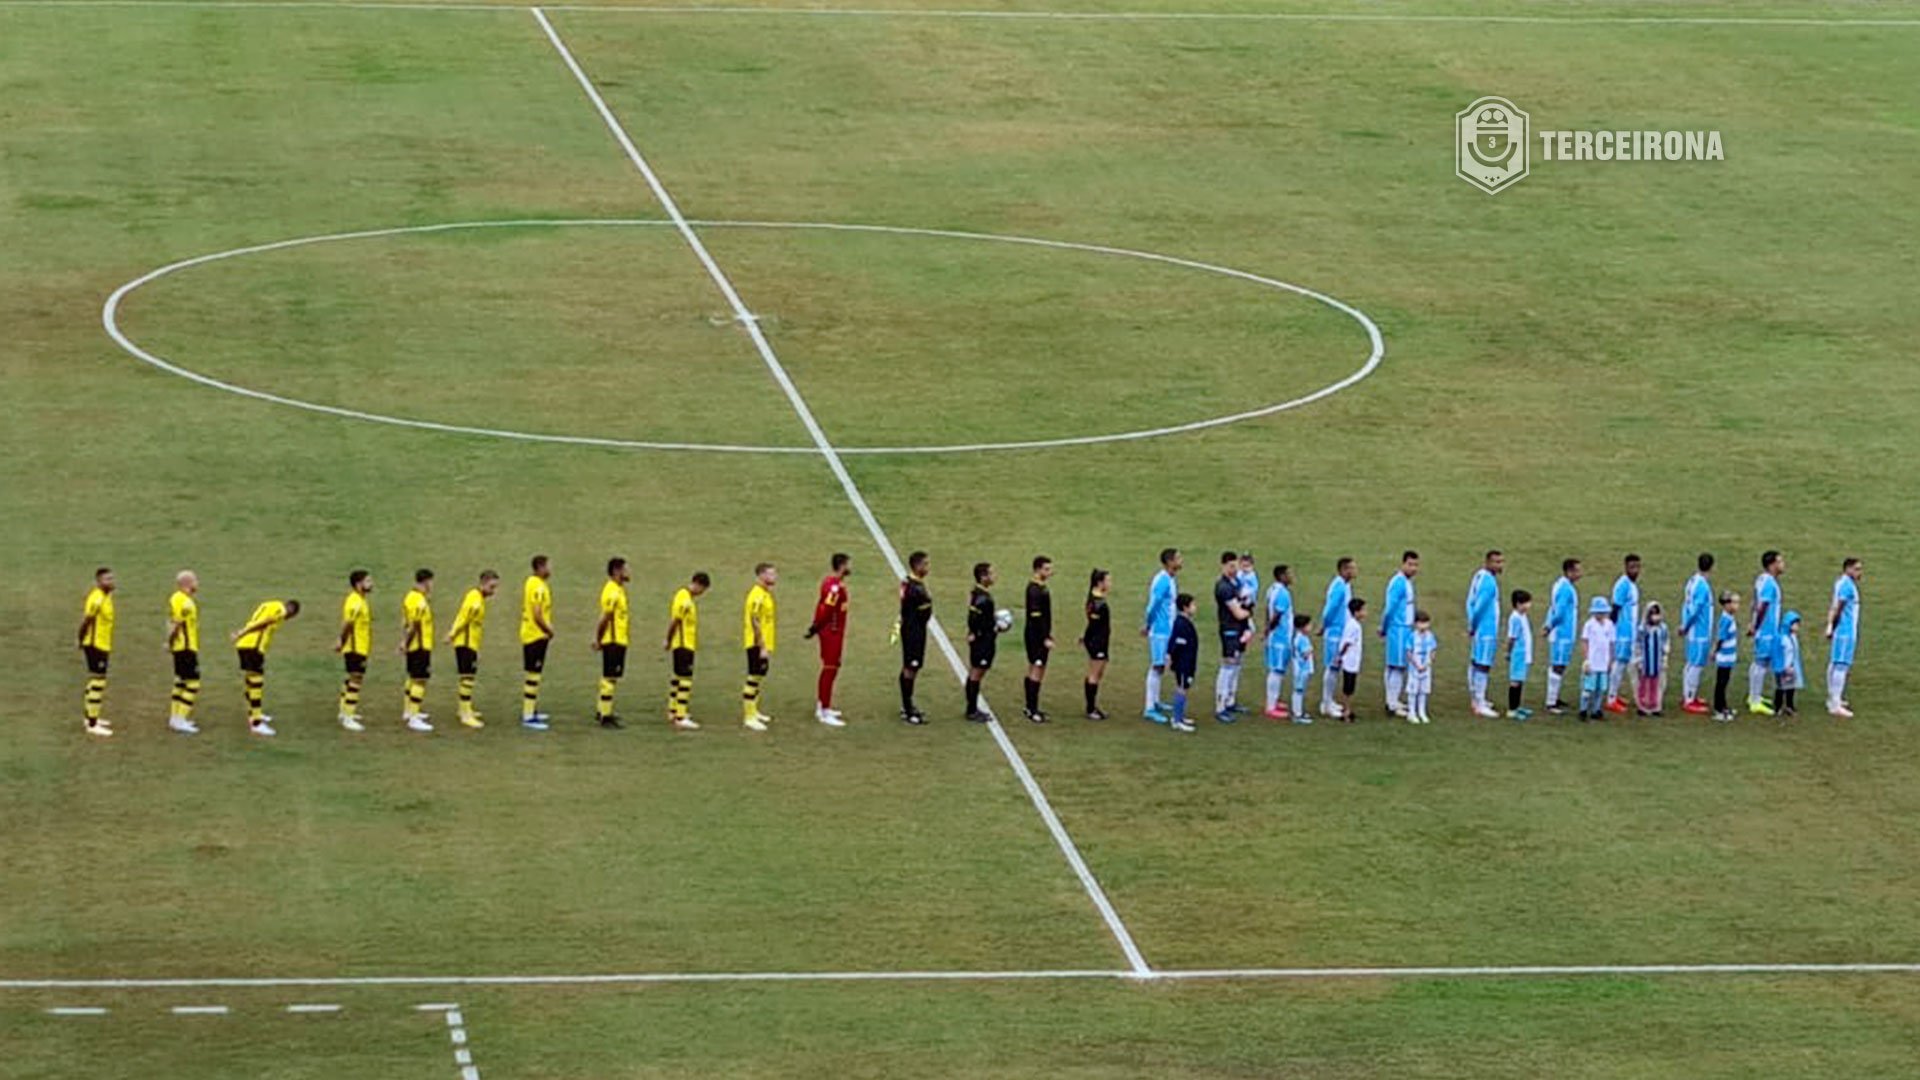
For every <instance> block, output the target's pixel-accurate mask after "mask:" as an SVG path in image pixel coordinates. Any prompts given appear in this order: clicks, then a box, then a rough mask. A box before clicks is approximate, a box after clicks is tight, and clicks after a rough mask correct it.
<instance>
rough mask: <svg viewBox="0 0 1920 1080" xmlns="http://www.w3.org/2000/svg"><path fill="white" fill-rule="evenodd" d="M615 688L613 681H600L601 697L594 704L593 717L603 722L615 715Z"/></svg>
mask: <svg viewBox="0 0 1920 1080" xmlns="http://www.w3.org/2000/svg"><path fill="white" fill-rule="evenodd" d="M613 686H614V681H613V680H612V679H601V680H600V696H599V698H597V699H595V701H594V703H593V715H595V716H597V717H599V718H600V719H602V720H605V719H606V718H607V717H609V716H612V715H613Z"/></svg>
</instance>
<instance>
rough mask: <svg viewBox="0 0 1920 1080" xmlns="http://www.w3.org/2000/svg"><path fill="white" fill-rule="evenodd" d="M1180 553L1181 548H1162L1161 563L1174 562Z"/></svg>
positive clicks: (1163, 564)
mask: <svg viewBox="0 0 1920 1080" xmlns="http://www.w3.org/2000/svg"><path fill="white" fill-rule="evenodd" d="M1179 554H1180V549H1179V548H1161V549H1160V565H1161V566H1165V565H1167V564H1168V563H1170V562H1172V561H1173V560H1174V558H1175V557H1176V556H1178V555H1179Z"/></svg>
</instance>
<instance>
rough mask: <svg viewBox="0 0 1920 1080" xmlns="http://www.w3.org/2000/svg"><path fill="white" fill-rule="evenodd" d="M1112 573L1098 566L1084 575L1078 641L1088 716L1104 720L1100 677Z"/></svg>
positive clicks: (1108, 636) (1109, 627)
mask: <svg viewBox="0 0 1920 1080" xmlns="http://www.w3.org/2000/svg"><path fill="white" fill-rule="evenodd" d="M1112 585H1113V574H1112V573H1110V572H1108V571H1106V570H1102V569H1100V568H1098V567H1095V568H1094V571H1093V573H1092V574H1091V575H1089V576H1088V578H1087V628H1086V629H1085V630H1083V631H1081V634H1080V644H1081V645H1082V646H1083V647H1084V648H1085V649H1086V650H1087V681H1086V687H1085V689H1086V692H1087V719H1089V720H1105V719H1106V718H1107V714H1106V713H1104V712H1101V711H1100V679H1101V677H1102V676H1104V675H1105V674H1106V673H1107V650H1108V647H1109V646H1110V645H1111V643H1112V640H1113V639H1112V635H1113V612H1112V611H1111V610H1110V609H1109V608H1108V606H1107V590H1108V589H1109V588H1110V587H1111V586H1112Z"/></svg>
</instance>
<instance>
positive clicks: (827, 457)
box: [529, 7, 1152, 976]
mask: <svg viewBox="0 0 1920 1080" xmlns="http://www.w3.org/2000/svg"><path fill="white" fill-rule="evenodd" d="M529 10H530V11H531V13H532V15H533V18H534V21H535V22H537V23H539V24H540V29H541V30H542V31H543V32H545V34H546V36H547V41H548V42H549V43H551V44H552V45H553V48H554V51H556V52H558V53H559V54H560V59H561V60H562V61H564V62H565V63H566V66H567V70H568V71H570V72H572V73H573V78H574V81H575V82H577V83H579V84H580V89H581V90H582V91H583V92H585V94H586V95H587V100H588V101H590V102H591V103H592V104H593V107H594V110H595V111H596V112H598V113H599V114H600V119H601V121H602V122H603V123H604V124H605V125H606V127H607V130H608V131H609V132H611V133H612V135H613V138H614V141H615V142H617V143H619V144H620V149H622V150H623V151H625V152H626V155H627V160H628V161H630V162H632V163H633V167H634V168H635V169H636V170H637V171H638V172H639V173H640V176H641V178H642V179H644V180H645V181H646V184H647V187H648V188H649V189H651V190H652V191H653V196H654V198H655V200H657V201H658V202H659V203H660V208H661V209H662V210H664V211H666V214H667V217H668V218H669V219H671V220H672V221H673V224H674V228H675V229H677V230H678V231H679V233H680V236H681V238H682V239H684V240H685V241H686V242H687V247H688V248H690V249H691V250H692V251H693V254H694V257H695V258H696V259H698V260H699V262H700V265H701V266H702V267H704V268H705V269H706V271H707V276H708V277H709V278H711V279H712V280H713V284H714V287H715V288H717V289H719V290H720V293H721V295H722V296H724V297H726V300H727V304H728V305H729V306H730V307H731V308H732V309H733V314H734V317H735V320H736V321H737V322H738V323H739V325H740V327H741V329H742V330H744V331H745V332H746V335H747V338H748V340H750V341H751V342H753V347H754V349H755V350H756V351H757V352H759V354H760V359H761V361H762V362H763V363H764V364H765V365H766V368H767V373H768V374H769V375H771V376H772V377H773V381H774V382H775V383H777V384H778V385H779V387H780V390H781V392H782V393H784V394H785V395H786V398H787V403H788V404H789V405H791V406H792V407H793V412H794V415H795V416H797V417H799V419H800V423H801V425H802V426H803V427H805V428H806V429H807V435H808V437H809V438H811V439H812V440H813V444H814V446H815V447H817V448H818V449H819V451H820V457H821V458H822V460H824V461H825V462H826V463H827V468H828V469H830V470H832V472H833V476H834V479H835V480H838V481H839V483H840V490H841V491H842V492H843V493H844V494H845V495H846V497H847V501H848V502H850V503H852V504H853V509H854V512H855V513H856V514H858V515H859V517H860V521H861V523H862V524H864V525H865V526H866V528H867V534H868V535H869V536H871V537H872V538H873V542H874V545H875V546H876V547H878V548H879V549H880V553H881V554H882V555H883V556H885V557H886V560H887V565H888V566H889V567H890V568H892V570H893V573H894V576H895V577H896V578H904V577H906V576H907V566H906V563H905V562H904V561H903V560H902V559H901V558H900V552H899V551H898V549H896V548H895V547H894V544H893V540H892V539H891V538H889V537H888V536H887V531H886V530H885V529H883V528H881V526H880V521H879V519H878V518H876V517H875V516H874V513H873V508H872V507H871V506H869V505H868V504H867V499H866V496H865V495H862V494H861V493H860V487H859V485H858V484H855V483H854V481H853V476H852V474H850V473H849V472H848V471H847V465H846V462H845V461H843V460H841V457H840V453H839V451H838V450H837V449H836V448H835V447H834V445H833V443H832V441H831V440H829V439H828V438H827V434H826V431H825V430H824V429H823V428H821V426H820V422H819V420H817V419H816V418H815V417H814V415H813V409H812V407H811V406H809V405H808V404H807V400H806V398H805V397H803V396H801V393H800V389H799V387H797V386H795V385H794V382H793V379H792V377H791V376H790V375H788V373H787V369H786V366H785V365H784V364H782V363H781V362H780V357H779V356H777V355H776V354H775V353H774V351H773V345H772V344H771V343H770V342H769V341H768V340H767V336H766V334H765V333H763V332H762V331H761V329H760V321H759V319H757V318H756V317H755V316H754V314H753V311H752V310H751V309H749V308H748V307H747V304H746V301H744V300H742V299H741V298H740V293H739V291H738V290H736V289H735V288H734V285H733V282H732V280H730V279H729V278H728V277H727V274H726V272H725V271H723V270H721V269H720V264H719V263H718V262H716V261H715V260H714V258H713V255H712V254H711V253H710V252H708V250H707V245H706V244H705V243H704V242H703V241H702V240H701V239H700V234H699V233H697V232H695V231H694V229H693V226H692V225H691V224H690V223H689V222H688V221H687V217H686V215H685V214H682V213H681V212H680V205H679V203H677V202H675V201H674V198H673V196H672V195H671V194H669V193H668V192H667V188H666V185H665V184H663V183H662V182H661V180H660V177H659V176H658V174H656V173H655V172H654V171H653V166H651V165H649V164H648V163H647V159H646V158H645V157H644V156H642V155H641V153H640V149H639V147H637V146H635V145H634V142H633V138H632V136H630V135H628V134H627V130H626V128H625V127H624V126H623V125H622V124H621V123H620V120H619V118H618V117H616V116H614V114H613V110H612V108H610V107H609V106H608V105H607V102H606V99H605V98H603V97H601V96H600V91H599V90H598V89H597V88H596V87H595V86H594V85H593V80H592V79H590V78H588V77H587V73H586V70H585V69H584V68H582V67H581V66H580V62H579V61H578V60H577V59H575V58H574V55H573V50H571V49H569V48H567V43H566V42H565V41H563V40H562V39H561V37H560V33H559V31H557V30H555V29H554V27H553V23H552V22H550V21H548V19H547V14H546V12H544V11H542V10H541V9H539V8H537V7H536V8H531V9H529ZM927 629H928V632H929V633H930V634H931V635H932V637H933V640H934V642H935V643H936V644H938V645H939V646H940V651H941V653H942V654H943V655H945V656H946V658H947V664H948V665H949V666H950V667H951V668H952V669H953V673H954V676H955V677H956V678H958V679H962V680H964V679H965V678H966V676H967V668H966V665H965V664H963V663H962V662H961V660H960V654H959V652H958V651H956V650H955V649H954V647H953V641H952V640H951V639H950V638H949V637H948V636H947V632H946V630H945V629H944V628H943V627H942V626H941V625H940V621H939V620H938V619H934V620H932V621H931V622H929V624H928V626H927ZM984 704H985V702H984V699H983V700H982V705H983V706H984ZM987 728H988V730H989V731H991V732H992V734H993V740H994V743H995V744H996V745H998V746H999V748H1000V753H1001V755H1002V756H1004V757H1005V758H1006V760H1007V764H1008V765H1009V766H1011V767H1012V769H1013V772H1014V775H1015V776H1016V777H1017V778H1018V779H1019V781H1020V784H1021V786H1022V787H1024V788H1025V789H1026V793H1027V798H1028V800H1029V801H1030V802H1032V803H1033V807H1034V810H1035V811H1037V812H1038V813H1039V815H1040V818H1041V820H1042V821H1043V822H1044V823H1045V824H1046V827H1047V831H1048V832H1049V833H1051V834H1052V835H1053V840H1054V843H1055V845H1056V846H1058V847H1059V849H1060V853H1061V855H1062V856H1064V857H1065V858H1066V860H1067V865H1068V866H1070V867H1071V868H1072V869H1073V872H1074V875H1075V876H1076V877H1078V878H1079V879H1080V885H1081V888H1082V889H1083V890H1085V892H1086V894H1087V898H1088V899H1089V900H1090V901H1092V903H1093V906H1094V909H1095V910H1096V911H1098V912H1099V913H1100V918H1101V920H1102V921H1104V922H1105V923H1106V926H1107V931H1108V933H1110V934H1112V935H1113V939H1114V941H1115V943H1116V944H1118V945H1119V947H1120V951H1121V952H1122V953H1123V954H1124V955H1125V956H1126V958H1127V963H1128V965H1129V966H1130V967H1131V968H1132V970H1133V973H1134V974H1135V975H1142V976H1144V975H1150V974H1152V968H1151V967H1149V966H1148V964H1147V960H1146V957H1145V956H1143V955H1142V954H1141V952H1140V947H1139V946H1138V945H1137V944H1135V943H1134V940H1133V934H1132V933H1131V932H1129V931H1128V930H1127V926H1126V924H1125V923H1124V922H1122V921H1121V919H1120V914H1119V912H1117V911H1115V910H1114V907H1113V903H1112V901H1110V900H1108V899H1107V893H1106V890H1105V889H1103V888H1101V886H1100V882H1099V880H1098V879H1096V878H1095V877H1094V876H1093V870H1092V868H1090V867H1089V866H1088V865H1087V862H1086V860H1085V859H1084V858H1082V857H1081V855H1080V849H1079V847H1078V846H1077V845H1075V844H1074V842H1073V837H1071V836H1069V835H1068V834H1067V830H1066V826H1064V825H1063V824H1061V822H1060V817H1059V815H1058V814H1056V813H1054V810H1053V806H1052V804H1051V803H1049V802H1048V800H1047V796H1046V793H1045V792H1043V791H1041V790H1040V785H1039V784H1038V783H1037V782H1036V781H1035V780H1034V778H1033V773H1032V772H1031V771H1029V770H1028V768H1027V764H1026V762H1025V761H1024V760H1023V759H1022V758H1021V756H1020V751H1019V750H1017V749H1015V748H1014V745H1013V741H1012V740H1011V739H1009V738H1008V737H1007V733H1006V731H1005V730H1004V729H1002V728H1001V726H1000V721H998V720H995V719H990V720H988V721H987Z"/></svg>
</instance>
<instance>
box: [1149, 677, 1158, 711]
mask: <svg viewBox="0 0 1920 1080" xmlns="http://www.w3.org/2000/svg"><path fill="white" fill-rule="evenodd" d="M1159 707H1160V669H1159V668H1148V669H1147V710H1148V711H1149V712H1151V711H1152V710H1154V709H1157V708H1159Z"/></svg>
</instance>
